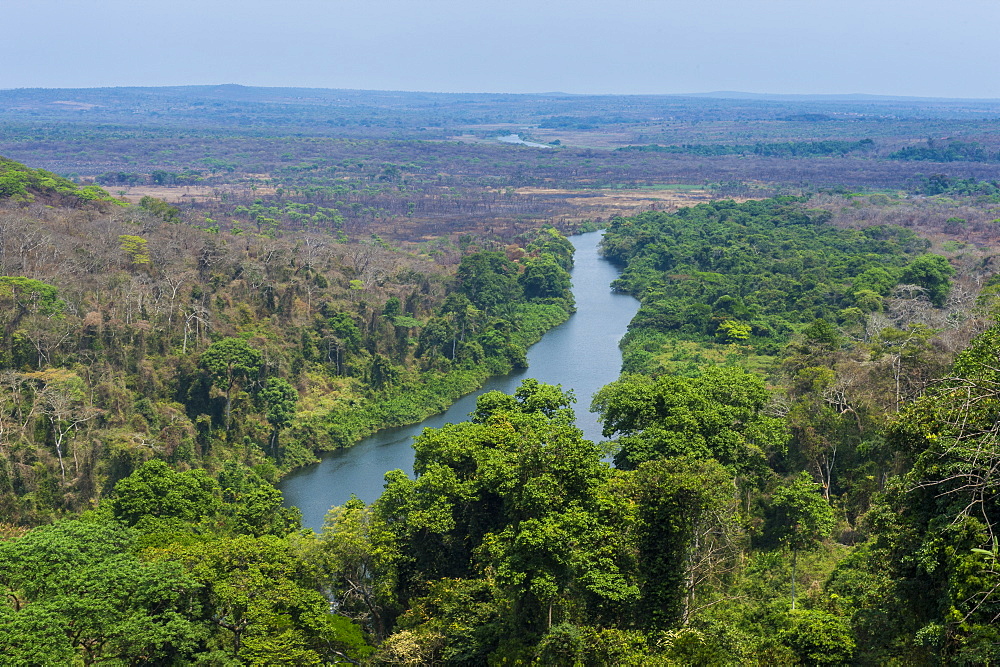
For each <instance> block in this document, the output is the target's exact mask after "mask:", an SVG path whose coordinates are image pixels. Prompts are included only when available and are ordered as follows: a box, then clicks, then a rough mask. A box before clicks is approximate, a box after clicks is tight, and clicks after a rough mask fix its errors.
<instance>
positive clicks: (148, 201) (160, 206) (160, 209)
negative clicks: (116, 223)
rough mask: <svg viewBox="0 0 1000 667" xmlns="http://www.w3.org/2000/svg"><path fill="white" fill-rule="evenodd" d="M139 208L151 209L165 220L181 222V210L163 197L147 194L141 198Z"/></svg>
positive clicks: (150, 210)
mask: <svg viewBox="0 0 1000 667" xmlns="http://www.w3.org/2000/svg"><path fill="white" fill-rule="evenodd" d="M139 208H141V209H143V210H145V211H149V212H150V213H152V214H153V215H155V216H156V217H158V218H160V219H161V220H163V221H164V222H180V221H181V210H180V209H179V208H177V207H176V206H171V205H170V204H168V203H167V202H165V201H163V200H162V199H157V198H156V197H153V196H151V195H146V196H145V197H143V198H142V199H140V200H139Z"/></svg>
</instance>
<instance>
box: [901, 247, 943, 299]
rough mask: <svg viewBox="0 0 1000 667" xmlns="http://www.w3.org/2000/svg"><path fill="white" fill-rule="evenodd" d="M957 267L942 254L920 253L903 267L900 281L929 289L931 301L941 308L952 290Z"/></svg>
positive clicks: (928, 294) (928, 293)
mask: <svg viewBox="0 0 1000 667" xmlns="http://www.w3.org/2000/svg"><path fill="white" fill-rule="evenodd" d="M953 275H955V269H954V268H953V267H952V266H951V264H949V263H948V260H947V258H945V257H942V256H941V255H920V256H919V257H917V258H916V259H914V260H913V261H912V262H910V263H909V264H907V265H906V266H905V267H904V268H903V273H902V275H901V276H900V281H901V282H903V283H908V284H913V285H919V286H920V287H923V288H924V289H925V290H927V296H928V298H930V300H931V303H933V304H934V305H935V306H937V307H938V308H940V307H941V306H943V305H944V302H945V299H947V298H948V293H949V292H950V291H951V277H952V276H953Z"/></svg>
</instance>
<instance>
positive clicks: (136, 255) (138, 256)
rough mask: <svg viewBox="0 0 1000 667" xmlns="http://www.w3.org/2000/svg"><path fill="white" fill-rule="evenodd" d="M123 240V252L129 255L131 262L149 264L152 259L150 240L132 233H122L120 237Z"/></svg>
mask: <svg viewBox="0 0 1000 667" xmlns="http://www.w3.org/2000/svg"><path fill="white" fill-rule="evenodd" d="M118 240H119V241H121V249H122V252H124V253H125V255H126V256H127V257H128V259H129V262H131V263H132V264H136V265H139V264H149V262H150V261H151V260H150V258H149V250H148V249H147V247H146V246H147V245H148V244H149V241H147V240H146V239H144V238H142V237H141V236H134V235H132V234H122V235H120V236H119V237H118Z"/></svg>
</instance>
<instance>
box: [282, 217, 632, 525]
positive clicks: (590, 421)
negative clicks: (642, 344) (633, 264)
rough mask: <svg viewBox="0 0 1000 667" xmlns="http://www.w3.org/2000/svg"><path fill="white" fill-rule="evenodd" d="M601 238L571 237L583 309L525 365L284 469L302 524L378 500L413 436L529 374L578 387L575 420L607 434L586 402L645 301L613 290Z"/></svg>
mask: <svg viewBox="0 0 1000 667" xmlns="http://www.w3.org/2000/svg"><path fill="white" fill-rule="evenodd" d="M600 240H601V232H590V233H587V234H580V235H578V236H573V237H570V241H572V242H573V246H574V247H575V248H576V255H575V262H574V267H573V271H572V277H573V294H574V296H575V297H576V308H577V312H576V313H575V314H574V315H573V316H572V317H570V318H569V320H568V321H566V322H565V323H564V324H561V325H559V326H558V327H556V328H554V329H552V330H550V331H549V332H548V333H546V334H545V336H543V337H542V340H541V341H539V342H538V343H536V344H535V345H533V346H532V347H531V349H530V350H528V369H527V370H524V371H519V372H516V373H512V374H510V375H506V376H502V377H495V378H492V379H490V380H489V381H487V383H486V385H485V386H484V387H483V388H482V389H480V390H479V391H477V392H474V393H472V394H469V395H467V396H464V397H462V398H460V399H459V400H458V401H457V402H455V403H454V404H453V405H452V406H451V407H450V408H449V409H448V410H446V411H445V412H443V413H441V414H438V415H434V416H432V417H429V418H427V419H425V420H424V421H422V422H420V423H419V424H412V425H410V426H401V427H398V428H387V429H383V430H381V431H379V432H377V433H375V434H374V435H372V436H370V437H368V438H365V439H364V440H362V441H361V442H359V443H358V444H357V445H355V446H354V447H350V448H348V449H341V450H337V451H335V452H330V453H329V454H327V455H325V456H324V457H323V460H322V461H321V462H320V463H318V464H315V465H312V466H307V467H305V468H302V469H300V470H297V471H295V472H293V473H291V474H289V475H288V476H287V477H285V478H284V479H283V480H282V481H281V483H280V485H279V487H280V489H281V491H282V493H283V494H284V498H285V501H284V502H285V504H286V505H289V506H291V505H294V506H296V507H298V508H299V509H301V510H302V524H303V526H306V527H308V528H312V529H313V530H316V531H318V530H320V528H321V527H322V526H323V517H324V516H325V515H326V512H327V510H329V509H330V507H332V506H334V505H340V504H343V503H344V502H345V501H346V500H347V499H348V498H350V497H351V494H352V493H353V494H355V495H357V496H358V497H359V498H361V499H362V500H364V501H365V502H368V503H370V502H372V501H374V500H375V499H376V498H378V496H379V495H380V494H381V493H382V482H383V475H385V473H386V472H387V471H389V470H394V469H396V468H399V469H401V470H404V471H406V472H407V473H408V474H410V475H412V474H413V447H412V446H411V444H412V442H413V437H414V436H416V435H419V434H420V433H421V432H422V431H423V429H424V428H425V427H431V428H437V427H440V426H443V425H445V424H447V423H457V422H461V421H465V420H466V418H467V417H468V414H469V413H470V412H472V410H473V409H474V408H475V406H476V398H477V397H478V396H479V395H480V394H482V393H483V392H486V391H492V390H499V391H502V392H505V393H512V392H513V391H514V390H515V389H517V387H518V385H519V384H520V383H521V380H523V379H525V378H528V377H532V378H536V379H538V380H539V381H540V382H545V383H548V384H559V385H562V387H563V388H564V389H572V390H573V392H574V394H575V395H576V397H577V404H576V412H577V425H578V426H579V427H580V428H581V429H582V430H583V433H584V436H585V437H587V438H588V439H590V440H594V441H599V440H601V439H602V437H601V426H600V424H599V422H598V420H597V415H596V414H595V413H592V412H588V410H587V409H588V408H589V407H590V400H591V398H592V397H593V395H594V393H595V392H596V391H597V390H598V389H600V388H601V387H603V386H604V385H606V384H608V383H609V382H613V381H614V380H616V379H617V378H618V372H619V370H620V368H621V361H622V360H621V352H620V351H619V349H618V341H619V340H620V339H621V337H622V336H624V335H625V330H626V327H627V326H628V323H629V322H630V321H631V320H632V317H633V316H634V315H635V313H636V311H637V310H638V308H639V302H638V301H636V300H635V299H633V298H632V297H630V296H626V295H623V294H615V293H613V292H612V291H611V288H610V287H609V286H610V284H611V281H612V280H614V279H615V278H617V277H618V270H617V269H616V268H615V267H614V265H612V264H611V263H610V262H608V261H607V260H605V259H602V258H601V257H600V255H599V254H598V252H597V246H598V243H600Z"/></svg>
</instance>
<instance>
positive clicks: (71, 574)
mask: <svg viewBox="0 0 1000 667" xmlns="http://www.w3.org/2000/svg"><path fill="white" fill-rule="evenodd" d="M133 540H134V533H133V532H132V531H130V530H128V529H125V528H123V527H122V526H121V525H120V524H117V523H115V522H99V521H94V520H86V521H85V520H75V521H64V522H59V523H55V524H52V525H49V526H43V527H41V528H36V529H35V530H32V531H30V532H28V533H27V534H26V535H24V536H23V537H20V538H18V539H15V540H9V541H0V592H2V593H3V597H4V598H5V602H4V603H0V654H2V655H3V656H4V660H3V661H4V663H5V664H12V665H37V664H43V663H45V664H75V663H77V661H81V662H82V663H83V664H94V663H98V662H111V661H115V662H129V663H133V664H138V663H150V662H160V661H172V660H181V661H185V662H186V661H188V660H190V659H191V658H192V656H193V654H194V652H195V651H196V650H197V649H198V648H199V647H200V646H201V645H202V643H203V642H204V641H205V639H206V636H205V632H204V631H203V629H202V628H201V627H199V624H198V622H197V610H198V605H197V602H196V594H197V590H198V588H199V587H198V584H197V583H196V582H195V581H194V580H193V579H192V578H191V577H189V576H187V575H186V574H185V573H184V571H183V569H182V568H181V567H180V566H179V565H178V564H177V563H168V562H153V563H144V562H141V561H140V560H139V559H138V558H137V557H136V555H135V554H134V551H133V549H134V544H133Z"/></svg>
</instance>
